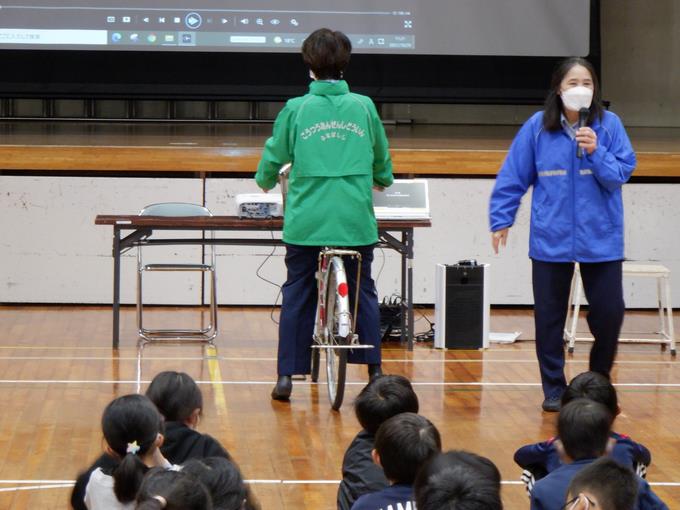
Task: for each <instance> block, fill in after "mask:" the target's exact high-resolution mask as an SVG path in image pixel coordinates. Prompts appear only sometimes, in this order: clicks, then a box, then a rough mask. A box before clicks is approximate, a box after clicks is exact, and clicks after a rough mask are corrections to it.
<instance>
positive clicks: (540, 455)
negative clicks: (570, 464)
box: [515, 432, 652, 480]
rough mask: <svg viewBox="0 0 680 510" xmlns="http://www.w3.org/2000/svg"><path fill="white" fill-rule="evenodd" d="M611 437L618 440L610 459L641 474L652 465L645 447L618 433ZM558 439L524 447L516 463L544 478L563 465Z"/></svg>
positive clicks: (518, 452)
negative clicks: (558, 450)
mask: <svg viewBox="0 0 680 510" xmlns="http://www.w3.org/2000/svg"><path fill="white" fill-rule="evenodd" d="M611 437H613V438H614V439H616V443H615V444H614V449H613V450H612V452H611V454H610V457H611V458H613V459H614V460H615V461H617V462H618V463H619V464H621V465H623V466H626V467H629V468H630V469H632V470H633V471H635V472H636V473H638V474H641V473H643V472H644V470H641V467H643V466H644V467H646V466H649V465H650V464H651V463H652V454H651V453H650V452H649V450H648V449H647V448H646V447H645V446H643V445H641V444H640V443H636V442H635V441H633V440H632V439H631V438H630V437H628V436H625V435H623V434H617V433H616V432H612V433H611ZM556 439H557V437H552V438H550V439H548V440H547V441H543V442H542V443H534V444H528V445H526V446H522V447H521V448H520V449H518V450H517V451H516V452H515V462H516V463H517V464H518V465H519V466H520V467H521V468H522V469H526V470H528V471H530V472H531V474H532V475H533V476H534V479H535V480H539V479H541V478H543V477H544V476H545V475H547V474H548V473H551V472H553V471H555V470H556V469H557V468H558V467H560V466H561V465H562V461H561V459H560V456H559V453H558V452H557V448H555V440H556Z"/></svg>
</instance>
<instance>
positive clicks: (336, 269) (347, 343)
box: [279, 164, 373, 411]
mask: <svg viewBox="0 0 680 510" xmlns="http://www.w3.org/2000/svg"><path fill="white" fill-rule="evenodd" d="M289 172H290V164H288V165H284V166H283V167H282V168H281V170H280V171H279V184H280V186H281V194H282V197H283V204H284V208H285V204H286V193H287V177H288V173H289ZM343 257H351V258H354V259H356V261H357V275H356V280H355V282H356V290H355V295H354V310H353V313H352V310H351V309H350V300H349V285H348V284H347V273H346V271H345V263H344V261H343V259H342V258H343ZM360 280H361V253H359V252H358V251H354V250H350V249H344V248H334V247H324V248H323V249H322V250H321V251H320V252H319V257H318V269H317V272H316V281H317V304H316V313H315V319H314V333H313V337H312V338H313V344H312V373H311V379H312V382H315V383H316V382H318V380H319V368H320V365H321V351H322V350H323V351H325V357H326V382H327V389H328V400H329V401H330V403H331V407H332V408H333V410H335V411H337V410H338V409H340V406H341V405H342V401H343V398H344V395H345V380H346V374H347V352H348V351H349V350H352V349H372V348H373V346H372V345H363V344H360V343H359V336H358V335H357V334H356V333H355V331H356V317H357V312H358V310H359V282H360Z"/></svg>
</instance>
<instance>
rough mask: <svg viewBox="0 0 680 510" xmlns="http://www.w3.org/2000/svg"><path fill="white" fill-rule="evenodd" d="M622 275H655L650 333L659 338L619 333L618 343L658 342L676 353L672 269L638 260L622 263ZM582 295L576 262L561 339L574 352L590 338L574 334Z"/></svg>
mask: <svg viewBox="0 0 680 510" xmlns="http://www.w3.org/2000/svg"><path fill="white" fill-rule="evenodd" d="M622 268H623V276H633V277H651V278H656V289H657V302H658V305H659V331H655V332H653V333H650V334H651V335H657V337H658V338H640V337H623V336H619V342H622V343H624V342H629V343H657V342H658V343H660V344H661V348H662V349H663V350H665V349H666V346H667V345H668V346H670V348H671V355H672V356H675V354H676V350H675V334H674V332H673V307H672V306H671V285H670V275H671V271H670V269H668V268H667V267H666V266H663V265H661V264H646V263H639V262H624V263H623V267H622ZM582 298H583V283H582V282H581V271H580V268H579V265H578V264H576V267H575V268H574V277H573V278H572V280H571V290H570V291H569V305H568V308H567V320H566V321H565V326H564V340H565V341H566V342H568V349H569V352H570V353H571V352H574V344H575V343H576V341H577V340H578V341H592V340H593V337H592V336H579V337H577V336H576V325H577V323H578V314H579V310H580V308H581V299H582Z"/></svg>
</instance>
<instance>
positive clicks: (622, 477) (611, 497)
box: [567, 457, 638, 510]
mask: <svg viewBox="0 0 680 510" xmlns="http://www.w3.org/2000/svg"><path fill="white" fill-rule="evenodd" d="M583 491H588V492H590V493H592V494H593V496H595V497H596V498H597V502H598V503H599V505H600V506H601V507H602V510H633V508H635V502H636V501H637V495H638V478H637V476H635V473H633V471H632V470H630V469H629V468H627V467H626V466H622V465H621V464H619V463H618V462H616V461H615V460H614V459H611V458H609V457H602V458H601V459H598V460H596V461H595V462H593V463H592V464H589V465H588V466H586V467H584V468H583V469H582V470H581V471H579V472H578V473H577V474H576V476H575V477H574V478H573V479H572V481H571V483H570V484H569V490H568V491H567V494H568V498H569V499H571V498H575V497H576V496H578V494H579V493H580V492H583ZM598 508H599V507H598Z"/></svg>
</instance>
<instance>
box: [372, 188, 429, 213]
mask: <svg viewBox="0 0 680 510" xmlns="http://www.w3.org/2000/svg"><path fill="white" fill-rule="evenodd" d="M373 207H374V210H375V215H376V217H377V218H378V219H387V218H429V217H430V202H429V198H428V189H427V181H426V180H425V179H395V181H394V183H393V184H392V186H390V187H389V188H385V190H383V191H376V190H373Z"/></svg>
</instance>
